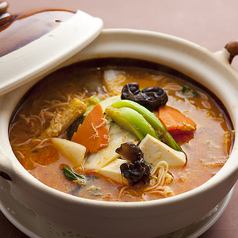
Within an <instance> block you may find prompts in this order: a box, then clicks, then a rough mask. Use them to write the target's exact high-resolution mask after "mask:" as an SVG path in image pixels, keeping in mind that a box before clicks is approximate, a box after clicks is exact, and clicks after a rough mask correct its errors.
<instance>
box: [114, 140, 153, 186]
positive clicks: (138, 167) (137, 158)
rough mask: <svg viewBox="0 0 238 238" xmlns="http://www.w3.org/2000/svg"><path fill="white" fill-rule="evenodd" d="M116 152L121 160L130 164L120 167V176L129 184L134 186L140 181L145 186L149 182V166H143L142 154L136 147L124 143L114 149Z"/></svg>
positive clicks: (129, 143)
mask: <svg viewBox="0 0 238 238" xmlns="http://www.w3.org/2000/svg"><path fill="white" fill-rule="evenodd" d="M116 152H117V153H118V154H119V155H121V157H122V158H125V159H127V160H130V161H131V162H132V163H124V164H122V165H121V166H120V169H121V174H122V176H123V177H125V178H126V179H128V180H129V182H130V184H132V185H135V184H137V183H138V182H140V181H142V182H143V183H144V184H146V183H148V182H149V181H150V179H151V174H150V172H151V166H150V165H149V164H145V162H144V158H143V156H144V154H143V152H142V151H141V149H140V148H139V147H138V146H137V145H135V144H133V143H131V142H126V143H123V144H121V146H120V147H119V148H117V149H116Z"/></svg>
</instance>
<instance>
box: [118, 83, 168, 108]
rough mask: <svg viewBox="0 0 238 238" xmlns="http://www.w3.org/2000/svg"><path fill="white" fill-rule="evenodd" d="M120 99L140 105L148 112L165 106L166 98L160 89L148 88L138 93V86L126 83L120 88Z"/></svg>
mask: <svg viewBox="0 0 238 238" xmlns="http://www.w3.org/2000/svg"><path fill="white" fill-rule="evenodd" d="M121 99H127V100H131V101H134V102H137V103H139V104H141V105H142V106H144V107H146V108H147V109H149V110H150V111H153V110H157V109H158V108H159V107H161V106H165V104H166V103H167V101H168V96H167V94H166V92H165V91H164V89H163V88H161V87H149V88H144V89H143V90H141V91H140V88H139V84H138V83H136V82H134V83H128V84H126V85H124V87H123V88H122V94H121Z"/></svg>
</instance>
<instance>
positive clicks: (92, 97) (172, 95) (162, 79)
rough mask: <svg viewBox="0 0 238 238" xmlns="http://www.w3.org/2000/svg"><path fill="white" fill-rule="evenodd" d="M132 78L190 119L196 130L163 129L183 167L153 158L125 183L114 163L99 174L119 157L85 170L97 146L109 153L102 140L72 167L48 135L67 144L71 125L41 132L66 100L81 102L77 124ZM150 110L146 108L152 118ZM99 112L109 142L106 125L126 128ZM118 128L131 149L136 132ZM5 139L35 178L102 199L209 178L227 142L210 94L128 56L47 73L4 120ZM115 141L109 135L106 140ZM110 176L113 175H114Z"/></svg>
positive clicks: (156, 194)
mask: <svg viewBox="0 0 238 238" xmlns="http://www.w3.org/2000/svg"><path fill="white" fill-rule="evenodd" d="M132 82H137V83H138V84H139V87H140V89H141V90H142V89H144V88H148V87H162V88H163V89H164V91H165V92H166V94H167V96H168V101H167V103H166V106H168V107H172V108H175V109H177V110H178V111H179V112H181V113H182V114H183V115H185V116H186V117H188V118H189V119H191V120H192V121H193V122H194V123H195V124H196V129H194V128H193V130H190V129H188V130H184V129H183V128H184V127H182V129H181V128H180V129H176V130H171V131H169V132H170V134H171V135H172V137H173V139H174V140H175V142H176V143H177V145H178V146H179V147H180V148H181V149H182V151H183V152H184V153H185V154H186V163H184V164H183V165H180V166H168V164H167V163H161V164H160V165H159V167H158V169H157V170H156V172H154V174H152V175H151V174H150V175H149V178H150V181H149V182H148V181H147V182H146V183H144V182H143V181H139V182H136V183H135V184H131V183H130V181H129V182H128V179H127V178H126V177H123V175H122V173H118V168H116V169H115V168H114V167H113V169H114V170H113V173H114V175H113V176H111V173H110V175H109V172H108V171H110V172H111V171H112V170H111V169H110V170H107V171H106V173H100V171H103V170H102V168H105V167H106V166H107V165H109V164H111V163H113V161H119V164H120V162H121V160H120V159H121V158H120V155H118V156H117V158H116V159H115V158H113V159H111V160H110V162H109V163H107V164H105V165H104V166H102V167H93V169H89V167H90V166H91V165H90V166H89V167H87V164H88V163H89V162H88V161H87V160H90V161H92V158H90V156H91V154H95V155H96V153H99V152H100V150H105V149H108V150H109V152H110V153H109V154H113V153H114V151H115V150H114V151H110V149H111V147H110V146H108V145H105V146H102V148H99V149H98V148H97V149H96V152H93V153H91V152H90V151H87V150H86V152H84V154H83V160H82V161H81V164H77V166H76V165H75V160H72V159H69V157H68V156H67V155H66V154H65V153H62V150H61V148H60V147H59V146H58V145H56V144H55V143H53V142H52V141H54V140H52V138H60V139H66V140H67V141H70V142H72V141H71V140H72V138H71V136H72V134H74V133H76V132H75V131H77V128H76V129H74V132H73V133H70V130H72V124H73V123H72V122H70V123H69V125H67V128H66V129H65V130H64V131H63V132H59V134H57V135H56V136H55V135H47V136H44V137H42V134H43V133H44V132H45V131H46V130H47V128H48V127H49V125H50V124H51V123H52V121H53V120H56V119H55V118H56V117H57V115H58V117H59V115H61V113H62V112H63V111H65V110H66V111H67V108H68V107H69V104H70V102H71V101H72V100H73V99H74V98H76V99H77V100H80V101H81V102H82V103H83V104H85V105H86V109H85V110H86V112H84V113H83V114H82V115H80V116H78V117H77V119H79V118H81V122H80V124H81V125H82V123H84V121H85V120H86V117H87V115H88V114H89V113H90V111H91V112H92V108H94V107H95V105H97V104H98V103H100V102H102V101H104V100H105V99H108V98H110V97H113V96H115V95H121V90H122V87H123V86H124V85H126V84H128V83H132ZM119 97H120V96H119ZM109 106H110V105H109ZM158 110H159V109H156V110H153V111H152V113H153V114H154V115H155V116H156V117H157V116H158ZM106 112H107V110H106ZM133 113H134V111H133ZM103 115H104V116H105V118H104V119H105V121H106V122H105V123H107V124H106V126H108V128H109V129H108V131H109V134H108V138H109V140H110V138H111V139H112V138H113V135H112V134H110V133H111V132H110V130H111V129H110V128H112V127H115V126H116V127H115V128H116V129H117V130H120V132H122V131H126V128H123V129H120V128H121V125H116V123H115V122H114V120H113V118H110V117H108V115H106V113H105V112H103ZM94 117H95V116H94ZM92 118H93V116H92ZM91 120H92V119H91ZM54 123H56V122H54ZM126 123H128V122H126ZM66 124H67V123H66ZM85 124H86V123H85ZM89 124H90V123H89ZM119 124H120V123H119ZM100 126H101V125H100ZM115 128H114V129H115ZM138 130H139V129H138ZM97 132H98V131H97ZM125 133H126V134H123V136H124V135H126V136H128V135H129V137H130V138H132V139H131V140H132V141H133V142H134V143H135V144H136V145H137V146H139V144H140V143H141V140H140V139H138V137H137V136H136V135H131V134H133V133H131V132H128V131H127V132H125ZM156 133H157V132H156ZM69 134H71V135H69ZM157 134H158V133H157ZM115 135H117V134H115ZM9 136H10V142H11V146H12V149H13V152H14V153H15V155H16V157H17V159H18V160H19V161H20V163H21V164H22V165H23V166H24V167H25V169H26V170H27V171H29V173H31V174H32V175H33V176H34V177H36V178H37V179H38V180H39V181H41V182H42V183H44V184H46V185H48V186H50V187H52V188H54V189H57V190H59V191H62V192H65V193H69V194H72V195H74V196H79V197H84V198H89V199H96V200H105V201H145V200H154V199H160V198H165V197H169V196H174V195H177V194H180V193H183V192H186V191H189V190H191V189H194V188H196V187H198V186H200V185H201V184H203V183H205V182H206V181H207V180H209V179H210V178H211V177H212V176H214V175H215V174H216V173H217V172H218V171H219V170H220V169H221V167H222V166H223V165H224V164H225V163H226V160H227V159H228V157H229V153H230V150H231V147H232V141H233V133H232V125H231V122H230V120H229V116H228V115H227V113H226V110H225V109H224V107H223V106H222V104H221V102H220V101H219V100H218V99H217V98H216V97H215V96H214V95H213V94H212V93H211V92H209V91H208V90H207V89H204V87H202V86H201V85H199V84H198V83H196V82H195V81H193V80H192V79H190V78H188V77H186V76H185V75H183V74H181V73H179V72H177V71H174V70H172V69H169V68H167V67H164V66H161V65H157V64H154V63H150V62H145V61H139V60H130V59H101V60H90V61H85V62H80V63H77V64H74V65H71V66H68V67H66V68H63V69H60V70H58V71H56V72H54V73H52V74H50V75H49V76H47V77H46V78H44V79H43V80H41V81H40V82H39V83H37V84H36V85H35V86H34V87H33V88H32V89H31V90H30V91H29V92H28V93H27V94H26V95H25V96H24V98H23V99H22V100H21V101H20V103H19V105H18V106H17V108H16V110H15V113H14V114H13V117H12V120H11V122H10V126H9ZM80 136H81V135H80ZM82 137H85V138H86V137H87V135H84V134H83V135H82ZM116 139H117V138H116V137H115V138H114V140H115V141H116ZM85 140H86V139H85ZM155 140H156V139H155ZM75 143H76V142H75ZM115 143H117V142H115ZM70 145H71V144H70ZM80 148H81V147H80ZM82 148H84V147H83V146H82ZM80 153H81V152H80ZM105 153H106V152H105ZM181 153H182V152H181ZM102 154H103V153H102ZM100 156H101V155H100ZM151 156H152V155H151ZM95 157H96V160H99V161H100V163H104V162H103V159H105V158H101V157H102V156H101V157H100V159H99V158H97V156H95ZM89 158H90V159H89ZM93 158H94V157H93ZM76 160H77V159H76ZM126 162H128V161H126ZM148 164H149V165H148ZM147 165H148V166H149V167H150V170H151V171H152V170H153V169H154V168H155V167H156V165H155V164H150V163H147V162H146V161H145V166H147ZM97 166H98V165H97ZM100 166H101V165H100ZM166 166H167V167H166ZM63 168H64V169H65V168H66V169H67V171H66V172H65V170H63ZM115 171H117V173H116V172H115ZM64 172H65V173H64ZM67 172H69V173H70V174H71V175H72V176H74V177H75V176H76V179H75V180H74V179H72V178H70V177H69V176H67ZM104 172H105V171H104ZM78 175H79V176H78ZM107 175H108V176H107ZM115 176H119V177H120V178H119V180H116V179H115ZM160 176H162V177H160ZM159 179H161V181H159ZM118 181H119V182H118Z"/></svg>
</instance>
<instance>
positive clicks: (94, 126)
mask: <svg viewBox="0 0 238 238" xmlns="http://www.w3.org/2000/svg"><path fill="white" fill-rule="evenodd" d="M71 140H72V141H73V142H77V143H79V144H81V145H83V146H85V147H86V151H87V152H88V151H90V152H91V153H93V152H96V151H98V150H99V149H101V148H104V147H107V146H108V141H109V129H108V126H107V121H106V119H105V117H104V114H103V110H102V107H101V105H100V104H97V105H96V106H94V108H93V109H92V110H91V112H89V113H88V115H87V116H86V117H85V119H84V121H83V124H82V125H79V127H78V129H77V132H75V133H74V135H73V137H72V139H71Z"/></svg>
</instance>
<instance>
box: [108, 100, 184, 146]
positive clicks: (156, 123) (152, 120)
mask: <svg viewBox="0 0 238 238" xmlns="http://www.w3.org/2000/svg"><path fill="white" fill-rule="evenodd" d="M112 107H114V108H118V109H119V108H123V107H128V108H131V109H134V110H135V111H137V112H138V113H139V114H141V115H142V116H143V117H144V118H145V119H146V121H147V122H148V123H149V124H150V125H151V126H152V127H153V129H154V130H155V131H156V132H157V134H158V136H157V137H155V138H159V139H160V140H161V141H163V142H164V143H165V144H167V145H168V146H170V147H171V148H173V149H175V150H178V151H182V149H181V148H180V147H179V146H178V144H177V143H176V142H175V140H174V139H173V137H172V136H171V135H170V133H169V132H168V131H167V130H166V128H165V127H164V125H163V123H162V122H161V121H160V120H159V119H158V118H157V117H156V116H155V115H154V114H153V113H152V112H151V111H149V110H148V109H147V108H145V107H144V106H142V105H140V104H139V103H136V102H134V101H131V100H120V101H118V102H115V103H113V104H112ZM109 116H110V115H109Z"/></svg>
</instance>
